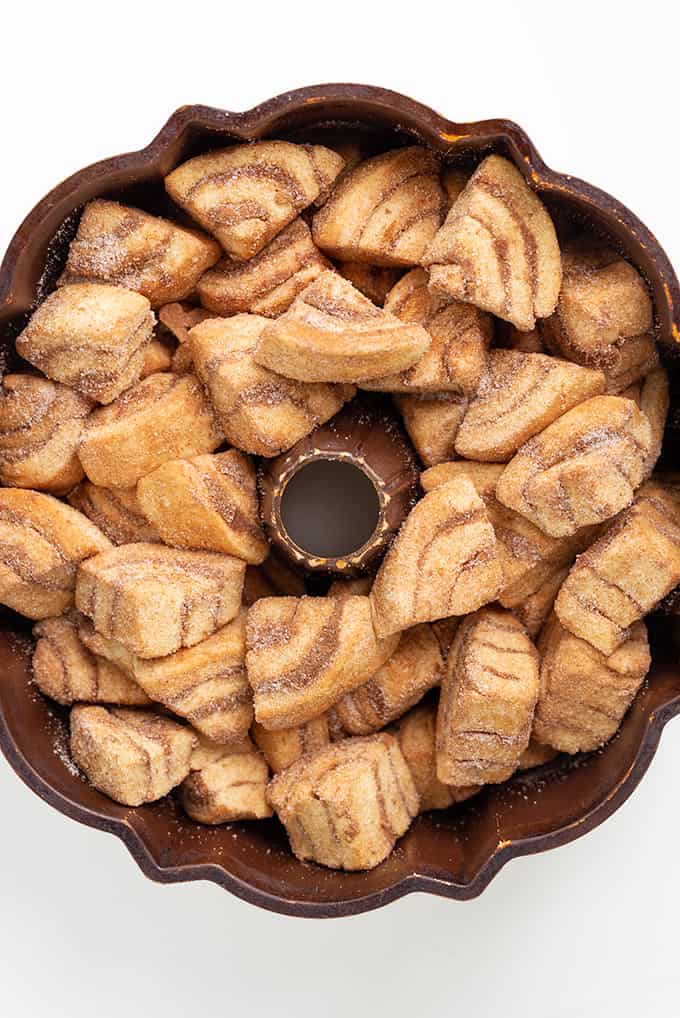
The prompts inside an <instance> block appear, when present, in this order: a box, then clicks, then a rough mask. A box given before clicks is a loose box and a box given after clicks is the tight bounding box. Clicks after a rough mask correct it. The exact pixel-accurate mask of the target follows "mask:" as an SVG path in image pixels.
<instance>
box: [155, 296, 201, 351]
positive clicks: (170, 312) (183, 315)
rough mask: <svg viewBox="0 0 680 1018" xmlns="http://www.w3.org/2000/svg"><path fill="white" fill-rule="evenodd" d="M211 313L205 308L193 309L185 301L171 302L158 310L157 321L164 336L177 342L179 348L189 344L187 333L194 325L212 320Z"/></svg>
mask: <svg viewBox="0 0 680 1018" xmlns="http://www.w3.org/2000/svg"><path fill="white" fill-rule="evenodd" d="M214 317H215V316H214V314H213V313H212V311H206V309H205V308H198V307H194V306H193V305H192V304H188V303H186V302H185V301H184V302H183V301H173V302H172V303H171V304H164V305H163V307H162V308H159V310H158V321H159V323H160V327H161V328H162V329H163V330H164V333H165V335H168V334H169V335H170V336H171V337H173V338H174V339H176V340H177V342H178V343H179V345H180V347H182V346H186V344H187V343H188V342H189V332H190V330H191V329H193V327H194V325H200V324H201V322H204V321H205V320H206V319H207V318H214Z"/></svg>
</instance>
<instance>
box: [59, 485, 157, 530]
mask: <svg viewBox="0 0 680 1018" xmlns="http://www.w3.org/2000/svg"><path fill="white" fill-rule="evenodd" d="M68 500H69V502H70V504H71V505H72V506H73V507H74V508H75V509H78V510H79V511H80V512H81V513H83V514H84V515H85V516H87V518H88V519H89V520H92V522H93V523H94V524H95V525H96V526H97V527H99V529H100V530H101V532H102V533H103V534H106V536H107V537H108V539H109V541H112V542H113V544H139V543H140V542H147V543H148V542H155V541H160V535H159V533H158V531H157V530H156V528H155V527H154V526H153V524H152V523H151V522H150V521H149V520H148V519H147V517H146V516H145V515H144V512H143V511H142V507H141V505H140V504H139V499H138V498H137V492H136V490H135V488H101V487H99V485H97V484H92V482H91V481H83V482H82V483H81V484H79V485H78V487H77V488H74V489H73V491H71V492H70V493H69V496H68Z"/></svg>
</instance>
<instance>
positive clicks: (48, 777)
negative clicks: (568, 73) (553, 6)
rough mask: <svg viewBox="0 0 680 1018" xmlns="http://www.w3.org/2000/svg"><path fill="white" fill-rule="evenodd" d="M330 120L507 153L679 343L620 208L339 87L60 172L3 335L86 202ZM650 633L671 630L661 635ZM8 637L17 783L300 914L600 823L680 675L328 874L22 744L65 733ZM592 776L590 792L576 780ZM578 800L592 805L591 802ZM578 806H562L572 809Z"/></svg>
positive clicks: (201, 116)
mask: <svg viewBox="0 0 680 1018" xmlns="http://www.w3.org/2000/svg"><path fill="white" fill-rule="evenodd" d="M337 121H340V122H345V123H352V122H354V123H357V124H364V125H369V126H377V127H379V128H381V129H382V130H393V131H395V132H397V134H398V136H399V140H400V142H403V140H404V138H405V137H406V138H408V137H409V136H410V137H412V138H413V139H414V140H416V141H420V142H422V143H424V144H427V145H429V146H431V147H433V148H436V149H438V150H439V151H440V152H446V153H448V154H451V155H453V156H460V155H461V154H465V155H467V154H468V153H469V154H478V153H479V152H480V151H490V150H497V151H502V152H503V153H504V154H507V155H508V156H509V157H510V158H512V159H513V161H514V162H515V163H516V165H517V166H518V167H519V168H520V169H521V170H522V172H523V173H524V174H525V176H526V177H527V178H528V179H529V180H530V182H531V184H532V186H533V187H534V188H535V189H536V190H537V191H538V192H539V193H540V194H541V195H543V196H545V197H547V198H548V199H555V200H558V201H559V200H564V201H566V202H568V203H569V204H570V205H571V206H572V207H574V208H575V210H576V211H577V212H578V213H579V214H581V215H583V216H584V217H586V218H587V219H589V220H590V221H591V222H592V223H593V225H595V226H596V227H597V228H601V229H603V230H604V231H605V232H607V233H608V234H609V235H610V236H611V238H612V240H614V241H615V242H616V243H617V244H618V245H619V246H620V247H621V248H622V250H624V251H625V253H626V255H627V257H628V258H629V259H630V260H631V261H632V262H633V263H634V264H635V265H636V266H637V267H638V268H639V269H640V270H641V272H642V273H643V274H644V276H645V277H646V279H647V281H648V283H649V284H650V287H651V289H652V292H653V296H654V303H655V309H656V330H657V336H658V339H659V341H660V342H661V344H662V345H663V346H664V347H665V348H666V349H669V348H672V347H675V346H676V345H677V344H678V343H679V342H680V332H679V331H678V326H677V322H678V321H680V289H679V287H678V281H677V279H676V276H675V274H674V272H673V269H672V267H671V265H670V263H669V261H668V258H667V257H666V255H665V253H664V252H663V250H662V249H661V247H660V245H659V244H658V242H657V241H656V239H655V238H654V237H653V236H652V234H651V233H650V232H649V230H647V228H646V227H645V226H644V225H643V224H642V223H641V222H640V221H639V220H638V219H637V218H636V217H635V216H634V215H633V214H632V213H631V212H630V211H629V210H628V209H626V208H625V207H624V206H623V205H621V204H620V203H619V202H617V201H616V200H615V199H613V198H612V197H611V196H609V195H607V194H606V193H605V192H603V191H601V190H599V189H597V188H594V187H592V186H591V185H589V184H587V183H585V182H583V181H580V180H578V179H577V178H574V177H571V176H568V175H564V174H559V173H556V172H555V171H553V170H550V169H549V168H548V167H547V166H546V165H545V164H544V163H543V161H542V159H541V158H540V156H539V155H538V152H537V151H536V149H535V147H534V146H533V144H532V143H531V141H530V140H529V138H528V137H527V135H526V134H525V133H524V132H523V131H522V130H521V128H519V127H518V126H517V125H516V124H514V123H512V122H511V121H507V120H488V121H482V122H478V123H471V124H457V123H454V122H452V121H449V120H447V119H446V118H444V117H443V116H441V115H440V114H438V113H436V112H434V111H433V110H431V109H429V108H428V107H426V106H424V105H421V104H420V103H417V102H415V101H414V100H412V99H409V98H407V97H405V96H402V95H399V94H397V93H395V92H391V91H387V90H384V89H380V88H373V87H370V86H364V85H350V84H332V85H317V86H312V87H309V88H303V89H299V90H297V91H294V92H289V93H285V94H284V95H280V96H277V97H276V98H274V99H271V100H268V101H267V102H265V103H262V104H261V105H259V106H257V107H255V108H254V109H252V110H250V111H248V112H245V113H228V112H225V111H222V110H218V109H214V108H210V107H206V106H185V107H181V108H180V109H179V110H177V111H176V112H175V113H174V114H173V115H172V116H171V117H170V119H169V120H168V122H167V123H166V124H165V125H164V127H163V128H162V129H161V131H160V132H159V133H158V134H157V135H156V137H155V138H154V139H153V141H152V142H151V143H150V144H149V145H148V146H147V147H146V148H144V149H142V150H140V151H138V152H132V153H128V154H125V155H120V156H115V157H113V158H110V159H105V160H103V161H101V162H98V163H95V164H93V165H92V166H89V167H86V168H85V169H83V170H81V171H79V172H78V173H76V174H74V175H73V176H71V177H69V178H67V179H66V180H65V181H63V182H62V183H61V184H59V185H58V186H57V187H55V188H54V189H53V190H52V191H51V192H50V193H49V194H48V195H47V196H46V197H45V198H43V200H42V201H41V202H39V203H38V204H37V205H36V207H35V208H34V209H33V210H32V212H30V213H29V214H28V216H27V217H26V219H25V220H24V222H23V223H22V224H21V226H20V227H19V229H18V230H17V233H16V234H15V236H14V238H13V240H12V241H11V243H10V245H9V248H8V250H7V253H6V255H5V258H4V260H3V262H2V266H1V267H0V327H2V328H4V329H5V332H6V335H8V336H9V335H11V333H12V332H13V331H14V330H13V329H12V328H11V326H10V323H12V322H13V321H14V320H18V319H20V317H21V316H22V315H24V314H26V313H27V312H28V311H29V310H30V309H31V307H32V306H33V305H34V304H35V302H36V300H38V299H39V297H40V295H41V292H42V278H43V275H44V270H45V267H46V263H47V261H48V259H49V246H50V242H51V239H52V238H53V237H54V236H55V235H56V234H57V233H58V231H59V229H60V227H61V225H62V224H63V223H64V221H65V220H67V218H68V216H69V215H70V214H71V213H73V212H74V211H75V210H76V209H77V208H79V207H80V206H81V205H82V204H84V202H86V201H87V200H89V199H90V198H91V197H94V196H95V195H102V194H108V193H111V192H116V191H118V190H120V189H122V188H124V187H125V186H129V185H130V184H132V183H134V182H137V181H140V180H150V179H158V178H159V177H160V176H161V175H163V174H164V173H166V172H168V171H169V170H170V168H171V167H172V166H173V165H175V164H176V162H177V161H178V160H179V159H181V158H182V157H183V155H184V154H185V153H186V152H187V150H188V149H189V146H191V145H192V144H193V143H194V142H195V141H196V138H197V137H198V136H203V137H204V138H207V140H208V143H212V142H213V141H216V140H220V137H221V140H222V142H224V141H225V140H239V139H243V140H251V139H255V138H260V137H265V136H274V135H284V134H288V133H290V132H291V131H293V130H296V129H297V130H300V129H303V128H304V129H312V128H314V127H318V125H320V124H323V123H328V122H337ZM225 135H226V136H227V137H226V138H225ZM657 628H661V629H664V628H665V629H666V630H668V631H669V632H670V628H671V626H670V624H667V625H666V626H665V627H663V626H662V627H657ZM15 631H16V626H15V625H14V623H13V620H12V617H11V615H10V616H9V621H8V622H7V621H5V628H4V630H0V679H1V681H0V748H1V749H2V751H3V753H4V755H5V756H6V757H7V759H8V761H9V763H10V765H11V766H12V767H13V768H14V770H15V771H16V772H17V774H18V775H19V776H20V777H21V778H22V780H23V781H24V782H25V783H26V784H27V785H28V786H29V787H30V788H31V789H32V790H33V791H34V792H36V794H38V795H39V796H40V797H41V798H43V799H44V800H45V801H46V802H48V803H50V805H52V806H54V808H55V809H58V810H59V811H60V812H62V813H64V814H65V815H67V816H69V817H71V818H73V819H75V820H78V821H79V822H81V823H84V824H87V825H89V826H91V827H95V828H98V829H100V830H105V831H108V832H109V833H111V834H115V835H116V836H117V837H119V838H120V839H121V840H122V841H123V842H124V843H125V845H126V846H127V847H128V849H129V851H130V853H131V854H132V856H133V857H134V859H135V860H136V861H137V863H138V864H139V866H140V868H141V869H142V870H143V872H144V873H145V874H146V875H147V876H148V877H150V878H152V879H154V880H157V881H161V882H165V883H170V882H176V881H184V880H200V879H206V880H211V881H213V882H214V883H217V884H219V885H221V886H222V887H225V888H226V889H227V890H229V891H231V892H232V893H234V894H236V895H237V896H238V897H240V898H243V899H245V900H247V901H250V902H252V903H254V904H257V905H260V906H262V907H264V908H268V909H271V910H273V911H277V912H282V913H286V914H290V915H297V916H342V915H350V914H355V913H359V912H364V911H367V910H369V909H372V908H377V907H379V906H380V905H383V904H386V903H388V902H390V901H393V900H395V899H397V898H399V897H401V896H402V895H404V894H408V893H410V892H412V891H427V892H430V893H433V894H438V895H442V896H446V897H450V898H457V899H466V898H472V897H474V896H476V895H478V894H479V893H480V892H481V891H482V890H483V889H484V888H485V887H486V886H487V884H488V883H489V882H490V880H491V879H492V878H493V877H494V876H495V874H496V873H497V872H498V871H499V870H500V869H501V867H502V866H503V865H504V864H505V863H506V862H507V861H508V860H509V859H511V858H514V857H516V856H521V855H528V854H531V853H534V852H539V851H543V850H545V849H548V848H552V847H557V846H559V845H562V844H565V843H566V842H568V841H572V840H574V839H575V838H577V837H580V836H581V835H582V834H585V833H586V832H587V831H590V830H592V829H593V828H594V827H595V826H597V825H598V824H599V823H601V822H602V821H603V820H605V819H606V818H607V817H608V816H610V815H611V814H612V813H613V812H614V811H615V810H616V809H617V808H618V807H619V806H620V805H621V804H622V803H623V802H624V801H625V799H626V798H627V797H628V796H629V795H630V794H631V793H632V791H633V789H634V788H635V786H636V785H637V784H638V782H639V781H640V780H641V778H642V776H643V775H644V773H645V771H646V769H647V767H648V766H649V763H650V761H651V759H652V757H653V755H654V752H655V750H656V747H657V744H658V741H659V738H660V735H661V731H662V729H663V727H664V725H665V724H666V722H667V721H668V720H670V718H672V717H673V716H674V715H675V714H677V713H680V671H679V670H678V669H677V667H674V668H672V667H669V666H668V664H665V663H664V659H665V658H666V657H667V655H666V653H665V648H664V651H663V652H662V653H661V654H660V655H659V658H660V660H657V661H656V663H655V666H654V672H653V674H652V676H651V678H650V680H649V682H648V683H647V684H646V686H645V687H644V689H643V691H642V692H641V694H640V695H639V696H638V698H637V700H636V702H635V704H634V706H633V708H632V709H631V712H630V714H629V716H628V718H627V719H626V722H625V723H624V727H623V729H622V732H621V734H620V735H619V736H617V737H616V739H615V740H613V742H612V744H610V746H609V747H607V748H606V749H605V750H604V751H603V752H601V753H599V754H594V755H593V758H589V759H588V760H585V761H580V760H577V761H574V762H573V766H570V767H569V768H568V773H566V774H564V775H561V778H562V780H560V781H554V782H551V781H550V776H551V773H552V772H551V766H552V765H550V764H549V765H547V767H545V768H543V769H541V770H539V771H537V772H535V773H533V774H532V775H530V776H528V777H526V778H524V777H520V778H517V779H513V781H511V782H510V784H509V786H508V787H507V788H505V789H504V788H500V787H499V788H493V789H489V790H488V791H485V792H484V793H482V796H481V797H480V798H479V799H473V800H470V803H466V804H464V805H463V806H461V807H459V808H458V810H459V812H458V814H451V815H450V816H447V815H442V817H441V818H439V817H437V816H435V815H433V817H431V818H428V817H423V818H419V819H418V820H417V821H416V823H415V824H414V826H413V828H412V830H411V831H410V832H409V833H408V834H407V835H406V837H405V838H404V839H403V840H402V842H401V843H400V845H399V846H398V847H397V850H396V853H395V855H394V857H393V859H392V860H388V862H386V863H384V864H383V865H382V866H381V867H378V869H377V870H375V871H371V872H370V873H368V874H336V873H333V872H331V871H327V870H323V869H322V868H321V867H316V866H310V865H308V864H301V863H296V862H294V861H292V860H290V859H289V858H288V857H287V856H286V852H285V850H284V849H283V848H281V839H280V838H278V836H273V838H272V847H271V849H270V848H269V847H265V846H266V845H267V837H269V835H268V834H267V833H265V834H264V835H263V834H259V833H258V834H255V833H253V831H254V830H255V828H254V827H252V826H249V825H247V824H245V825H231V827H230V828H229V829H227V830H224V829H223V831H222V834H224V838H222V834H220V833H219V832H217V833H216V832H215V831H213V830H210V831H207V832H205V834H203V835H202V836H199V835H196V836H195V840H196V847H195V848H194V847H192V841H191V835H190V834H187V821H185V820H183V819H182V818H180V817H178V816H176V815H175V814H174V813H173V811H172V809H171V808H170V806H168V805H167V804H162V805H160V806H157V807H156V806H147V807H143V808H141V809H139V810H130V809H126V808H124V807H120V806H118V805H116V804H115V803H112V802H110V801H109V800H108V799H106V798H105V797H104V796H102V795H100V794H99V793H97V792H95V791H94V790H93V789H91V788H90V787H89V786H88V785H87V784H86V783H85V782H84V781H83V780H82V779H81V778H80V777H78V776H77V775H75V774H71V773H70V772H69V771H68V769H67V768H66V765H65V763H64V761H63V759H61V758H60V754H59V753H56V752H55V751H54V747H53V746H52V748H51V749H49V747H50V745H51V743H50V738H51V736H50V735H49V734H46V733H45V732H44V731H42V730H41V737H40V739H29V738H28V737H27V732H28V730H29V729H30V724H31V723H32V722H34V721H35V719H36V718H39V719H41V722H40V723H42V725H43V727H44V728H47V727H49V725H50V724H52V723H54V725H56V728H55V731H57V730H58V731H59V732H61V737H62V738H63V729H62V727H60V726H61V725H62V723H61V721H60V720H59V718H58V717H54V712H53V711H52V710H51V708H50V707H49V706H48V705H47V703H46V701H44V700H43V699H42V697H40V694H38V693H37V691H36V690H34V689H33V688H32V687H31V686H30V685H29V683H28V682H27V678H28V674H29V672H28V657H27V655H26V648H25V646H24V645H23V643H22V641H21V640H17V639H16V638H15V636H14V632H15ZM657 642H658V641H657ZM661 642H662V643H664V644H665V643H666V642H667V641H666V640H665V638H664V639H663V640H662V641H661ZM668 642H670V641H668ZM53 718H54V721H52V719H53ZM22 719H25V725H24V727H23V728H22V723H21V720H22ZM607 761H611V764H609V763H608V762H607ZM583 764H584V766H583ZM589 769H590V773H591V774H592V778H591V779H590V784H589V783H588V780H586V779H585V778H584V774H587V773H588V771H589ZM593 782H594V783H595V786H596V787H595V789H593V788H592V787H591V785H592V784H593ZM558 786H559V788H558ZM556 789H557V790H556ZM565 790H566V792H565ZM529 792H531V793H532V794H534V795H536V796H540V794H541V792H543V794H544V795H547V796H548V798H549V799H550V801H551V802H552V801H553V800H554V802H553V805H555V804H557V806H558V807H559V808H557V810H556V812H555V814H554V816H553V821H551V823H547V821H546V820H545V818H544V820H543V821H541V822H538V820H537V816H538V814H537V812H536V806H537V802H538V799H535V800H534V801H533V803H532V801H530V797H529V795H528V793H529ZM569 795H571V796H572V800H569ZM513 796H514V798H513ZM560 796H561V798H560ZM588 796H590V798H591V799H592V801H590V802H588V801H587V799H588ZM579 797H580V798H579ZM515 800H516V801H515ZM574 801H575V806H574V808H573V809H571V808H570V805H569V803H570V802H572V805H573V804H574ZM560 803H561V807H560ZM579 803H580V807H581V808H579ZM513 810H514V812H513ZM532 810H533V813H532ZM539 812H540V811H539ZM534 814H536V816H534ZM456 817H459V818H460V819H456ZM522 817H524V827H522ZM501 821H502V822H501ZM546 823H547V826H546ZM274 824H275V822H274V821H266V822H264V826H263V827H261V828H259V830H261V831H265V832H270V831H274V829H275V828H274V827H273V826H272V825H274ZM461 825H462V826H461ZM532 825H533V826H532ZM232 830H233V832H234V833H233V834H231V831H232ZM160 831H162V835H163V836H161V834H159V832H160ZM177 831H180V832H181V838H180V839H179V840H180V843H181V845H182V846H187V845H188V846H189V847H188V848H187V849H186V852H185V855H184V856H183V857H182V858H178V857H177V851H176V845H177V839H178V837H179V835H178V834H177ZM227 836H231V837H233V838H234V839H235V842H234V844H235V846H238V848H237V847H234V848H233V850H232V849H231V846H228V848H229V849H230V850H232V851H233V855H232V856H231V857H230V858H225V855H226V849H225V848H224V845H226V840H225V839H226V837H227ZM475 838H477V841H478V843H477V842H474V839H475ZM173 839H174V840H173ZM220 839H222V840H221V841H220ZM222 842H223V844H222ZM473 842H474V844H473ZM211 844H214V845H215V846H218V845H220V844H222V848H221V849H220V850H219V851H218V849H217V848H215V849H214V851H213V857H212V859H210V860H209V861H206V860H205V859H201V861H197V857H198V856H199V855H201V854H205V851H207V850H206V849H205V847H204V846H205V845H208V846H210V845H211ZM475 845H476V849H475ZM470 846H472V847H470ZM468 849H469V852H470V854H469V856H468V855H466V853H467V852H468ZM182 850H184V848H183V849H182ZM239 851H240V855H239V854H238V852H239ZM475 852H476V853H477V854H475ZM270 853H271V854H270ZM244 855H245V860H244ZM435 856H436V858H437V861H436V864H435V863H433V859H434V858H435ZM265 860H269V861H268V862H265ZM46 864H47V859H46ZM277 870H278V871H281V872H284V871H285V872H286V873H287V874H288V875H289V876H290V879H289V880H287V881H283V880H281V879H279V878H277V877H276V876H275V874H276V872H277Z"/></svg>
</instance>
